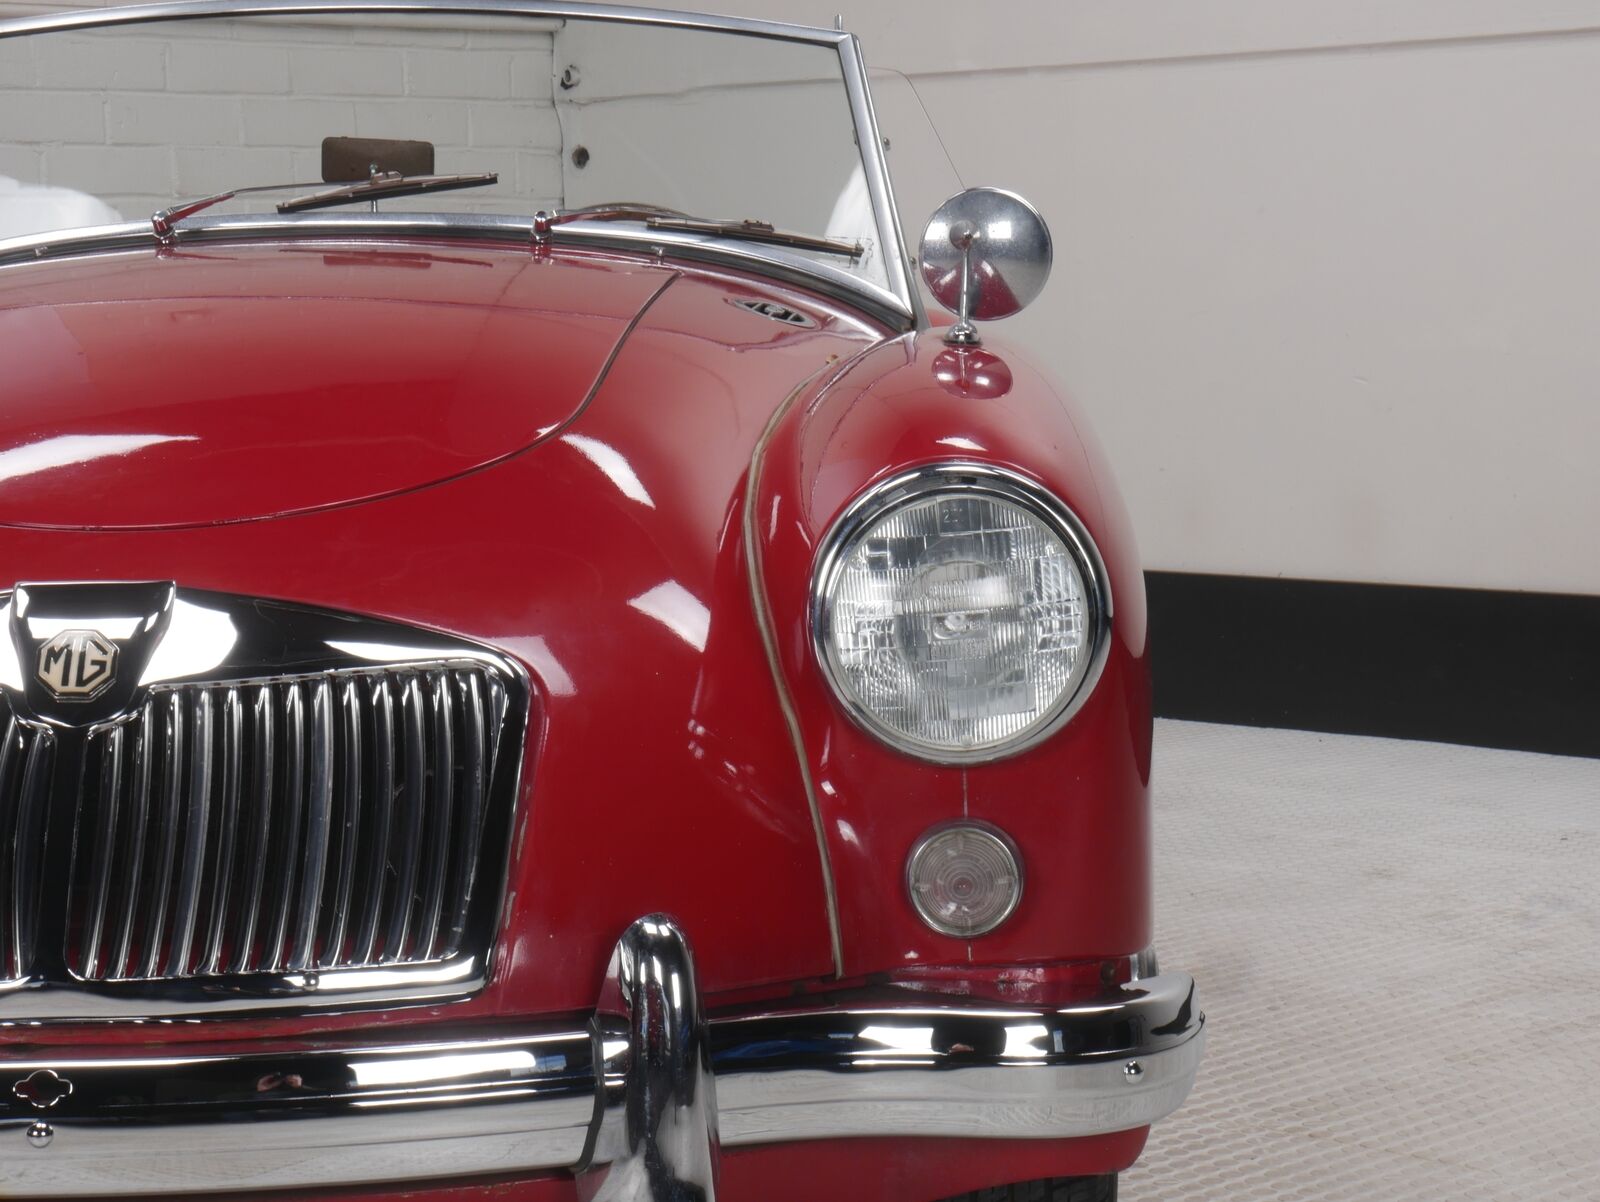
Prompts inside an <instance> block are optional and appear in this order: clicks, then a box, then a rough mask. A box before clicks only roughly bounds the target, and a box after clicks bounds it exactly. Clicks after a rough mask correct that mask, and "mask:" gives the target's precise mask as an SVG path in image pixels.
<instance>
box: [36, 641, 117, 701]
mask: <svg viewBox="0 0 1600 1202" xmlns="http://www.w3.org/2000/svg"><path fill="white" fill-rule="evenodd" d="M116 678H117V645H116V644H115V643H113V642H112V641H111V640H110V639H108V638H106V637H105V636H104V635H103V634H101V633H100V632H99V631H98V630H63V631H62V632H61V633H60V634H58V635H56V636H55V637H54V638H52V639H51V640H50V641H49V642H47V643H45V644H44V646H42V647H40V648H39V681H40V683H41V684H43V685H44V687H45V688H47V689H49V690H50V692H51V693H52V694H53V695H54V696H55V697H57V698H58V699H60V700H63V701H88V700H89V699H91V698H93V697H98V696H99V695H100V694H101V693H103V692H105V691H106V690H107V689H109V688H110V687H111V685H112V682H113V681H115V680H116Z"/></svg>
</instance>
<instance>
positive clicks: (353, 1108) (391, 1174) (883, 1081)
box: [0, 916, 1205, 1202]
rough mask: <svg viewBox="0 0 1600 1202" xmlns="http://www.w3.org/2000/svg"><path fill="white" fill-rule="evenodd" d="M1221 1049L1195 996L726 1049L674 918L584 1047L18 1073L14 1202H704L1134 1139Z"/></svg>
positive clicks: (817, 1018)
mask: <svg viewBox="0 0 1600 1202" xmlns="http://www.w3.org/2000/svg"><path fill="white" fill-rule="evenodd" d="M1204 1023H1205V1019H1204V1016H1203V1015H1202V1014H1201V1013H1200V1011H1199V1009H1198V1008H1197V1007H1196V1004H1195V998H1194V982H1193V981H1192V980H1191V979H1190V978H1189V977H1187V976H1183V975H1180V974H1169V975H1162V976H1153V977H1147V978H1144V979H1142V980H1138V981H1135V982H1132V983H1130V984H1127V985H1124V986H1122V987H1120V989H1118V990H1116V991H1115V992H1114V993H1111V994H1108V995H1107V996H1105V997H1102V998H1100V999H1097V1000H1096V1001H1095V1002H1093V1003H1092V1004H1083V1005H1074V1006H1070V1007H1065V1008H1061V1009H1046V1008H1028V1007H1011V1006H992V1005H987V1004H977V1005H972V1004H958V1003H955V1002H951V1001H948V1000H945V1001H942V1002H941V1003H940V1004H927V1005H907V1004H905V1003H903V1002H896V1001H886V1002H885V1003H884V1004H883V1005H882V1006H864V1007H852V1008H848V1009H843V1008H829V1007H824V1008H820V1009H799V1008H796V1009H792V1010H777V1011H771V1012H767V1013H762V1014H757V1015H749V1016H743V1017H736V1018H727V1019H721V1018H719V1019H715V1020H712V1021H710V1022H709V1023H708V1022H707V1021H706V1020H705V1018H704V1016H703V1015H702V1013H701V1010H700V1001H699V997H698V994H697V992H696V989H695V977H694V965H693V961H692V959H691V956H690V952H689V947H688V943H687V941H686V940H685V939H684V937H683V934H682V933H681V932H680V931H679V930H678V928H677V927H676V925H675V924H674V923H673V922H672V921H671V920H670V919H667V918H664V917H660V916H657V917H652V918H645V919H640V920H639V921H638V922H636V923H635V924H634V925H633V926H632V927H630V928H629V929H628V931H627V932H626V933H625V934H624V936H623V938H622V940H621V942H620V943H619V944H618V945H617V951H616V954H615V956H614V957H613V959H612V963H611V968H610V971H609V973H608V976H607V980H606V983H605V986H604V988H603V990H602V995H601V1000H600V1005H599V1008H598V1011H597V1013H596V1016H595V1018H594V1019H593V1020H592V1021H591V1022H590V1023H589V1025H588V1028H587V1029H584V1030H566V1031H528V1032H522V1033H517V1034H509V1035H504V1036H500V1037H495V1038H483V1039H475V1040H470V1041H458V1042H440V1043H419V1044H407V1045H399V1046H360V1047H354V1046H353V1047H346V1048H339V1049H334V1050H322V1049H315V1050H306V1051H294V1052H264V1053H250V1054H245V1055H235V1056H186V1057H177V1056H173V1057H162V1058H129V1059H121V1058H117V1059H110V1058H107V1059H86V1058H81V1057H72V1056H60V1057H55V1056H28V1057H25V1058H23V1057H13V1056H6V1055H4V1054H3V1052H0V1099H3V1103H4V1105H5V1107H6V1108H5V1110H4V1111H3V1115H4V1117H3V1118H0V1128H3V1130H0V1149H4V1151H3V1153H0V1194H3V1195H6V1196H11V1195H17V1194H21V1195H27V1196H33V1197H70V1196H74V1195H85V1194H119V1195H120V1194H162V1195H172V1194H183V1193H195V1194H202V1195H209V1194H216V1193H222V1192H228V1191H236V1190H252V1189H274V1188H286V1187H300V1188H310V1187H317V1188H327V1187H331V1186H337V1185H343V1184H375V1183H382V1182H399V1181H417V1180H425V1179H429V1178H442V1177H447V1178H451V1179H456V1180H459V1179H460V1178H462V1177H467V1176H471V1175H475V1174H498V1175H505V1174H515V1173H526V1172H535V1171H540V1170H553V1169H567V1170H572V1171H574V1172H576V1173H578V1174H579V1175H580V1181H581V1184H582V1186H583V1193H584V1195H585V1196H586V1197H590V1198H594V1199H599V1200H601V1202H663V1200H665V1199H669V1198H671V1199H676V1198H683V1197H689V1196H697V1197H703V1198H705V1199H706V1200H707V1202H711V1199H713V1198H714V1197H715V1181H714V1178H715V1164H716V1159H717V1150H718V1147H719V1146H725V1147H738V1146H744V1145H750V1144H765V1143H776V1142H783V1141H792V1140H816V1139H833V1138H842V1137H847V1136H863V1135H875V1136H945V1137H965V1138H1011V1139H1017V1138H1022V1139H1060V1138H1065V1137H1070V1136H1082V1135H1095V1134H1103V1133H1108V1132H1113V1131H1123V1130H1127V1129H1129V1128H1134V1127H1142V1126H1144V1125H1146V1124H1148V1123H1151V1122H1154V1121H1155V1120H1156V1119H1159V1118H1161V1117H1163V1116H1165V1115H1167V1114H1170V1113H1171V1112H1172V1111H1173V1110H1175V1109H1177V1107H1178V1106H1179V1105H1180V1104H1181V1103H1182V1102H1183V1099H1184V1097H1185V1096H1186V1095H1187V1094H1188V1092H1189V1088H1190V1086H1191V1085H1192V1084H1193V1082H1194V1078H1195V1072H1196V1070H1197V1068H1198V1067H1199V1062H1200V1054H1201V1049H1202V1046H1203V1044H1204V1039H1205V1034H1204ZM7 1141H10V1142H9V1143H8V1142H7ZM686 1191H687V1192H686Z"/></svg>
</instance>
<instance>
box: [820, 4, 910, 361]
mask: <svg viewBox="0 0 1600 1202" xmlns="http://www.w3.org/2000/svg"><path fill="white" fill-rule="evenodd" d="M839 58H840V61H841V63H842V64H843V66H844V81H845V89H846V91H847V92H848V93H849V95H850V111H851V112H852V113H853V114H854V116H855V122H856V137H857V139H858V140H859V141H860V143H861V163H862V167H863V169H864V170H865V172H866V176H867V188H868V190H869V191H870V192H871V194H872V203H873V207H874V210H875V212H876V214H877V221H878V238H879V240H880V242H881V243H882V244H883V245H884V246H885V247H890V248H892V249H893V253H892V254H885V255H884V265H885V267H886V269H887V270H888V272H889V286H890V290H891V291H893V292H896V293H899V294H900V295H901V296H903V297H904V298H905V299H906V302H907V303H908V304H909V305H910V306H911V312H912V316H913V317H914V318H915V320H916V323H917V327H918V328H919V329H922V328H925V327H926V326H927V324H928V314H927V310H926V309H925V308H924V307H923V304H922V294H921V293H920V292H919V291H918V290H917V288H916V286H915V285H914V284H913V283H912V275H911V261H910V259H909V258H908V256H907V251H906V239H905V233H904V231H903V230H902V229H901V226H900V211H899V209H898V208H897V207H896V205H895V202H894V185H893V184H892V183H891V182H890V180H889V160H888V156H887V155H886V154H885V153H884V147H883V135H882V134H880V133H879V132H878V117H877V113H876V112H874V110H873V107H872V89H871V88H870V87H868V85H867V64H866V60H865V59H864V58H863V57H862V54H861V40H860V39H859V38H857V37H856V35H855V34H853V33H846V34H840V35H839Z"/></svg>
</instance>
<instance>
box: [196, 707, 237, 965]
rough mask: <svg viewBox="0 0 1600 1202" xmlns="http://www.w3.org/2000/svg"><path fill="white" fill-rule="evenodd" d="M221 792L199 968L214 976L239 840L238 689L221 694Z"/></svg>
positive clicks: (219, 959)
mask: <svg viewBox="0 0 1600 1202" xmlns="http://www.w3.org/2000/svg"><path fill="white" fill-rule="evenodd" d="M221 733H222V791H221V802H220V805H219V808H218V810H217V838H216V853H215V856H214V865H215V867H214V869H213V871H212V877H211V913H210V916H209V920H208V922H207V924H206V945H205V951H204V953H203V954H202V956H201V959H200V966H199V968H198V969H196V971H197V972H198V973H200V975H201V976H214V975H216V973H217V971H218V970H219V969H220V967H221V965H222V952H223V940H224V938H225V937H226V934H227V927H228V899H229V895H230V894H231V892H232V890H233V872H234V864H235V862H236V859H237V851H238V846H239V841H240V822H239V797H240V790H241V780H242V774H243V771H244V703H243V701H242V700H241V699H240V697H239V690H238V689H225V690H224V691H223V694H222V732H221Z"/></svg>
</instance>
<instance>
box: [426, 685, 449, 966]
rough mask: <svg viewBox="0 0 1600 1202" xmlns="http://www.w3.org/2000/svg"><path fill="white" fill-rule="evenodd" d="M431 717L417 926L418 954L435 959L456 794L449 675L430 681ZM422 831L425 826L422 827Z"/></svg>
mask: <svg viewBox="0 0 1600 1202" xmlns="http://www.w3.org/2000/svg"><path fill="white" fill-rule="evenodd" d="M428 693H429V700H430V705H429V710H430V714H431V717H432V722H431V727H432V731H431V733H432V736H433V737H432V744H431V750H432V756H431V758H432V760H433V764H432V788H431V789H429V791H428V809H429V811H431V812H430V813H429V815H428V820H427V823H426V827H427V832H428V838H427V844H426V847H427V852H428V863H427V873H426V875H425V876H424V878H423V892H422V912H421V914H420V915H419V917H418V925H417V954H418V955H419V956H421V957H422V958H423V959H432V958H433V956H434V955H435V953H436V952H437V947H436V944H437V941H438V938H439V925H440V918H441V913H440V912H441V911H442V910H443V909H444V873H445V869H446V867H448V865H449V855H450V829H451V827H452V826H453V823H452V821H451V817H452V816H451V812H450V811H451V809H452V806H451V800H452V799H453V798H454V796H455V792H456V770H455V714H454V712H453V710H454V706H455V699H454V695H453V691H452V689H451V688H450V677H449V675H448V674H447V673H444V672H436V673H432V674H430V675H429V677H428ZM418 825H419V827H420V826H422V825H423V824H421V823H419V824H418Z"/></svg>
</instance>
